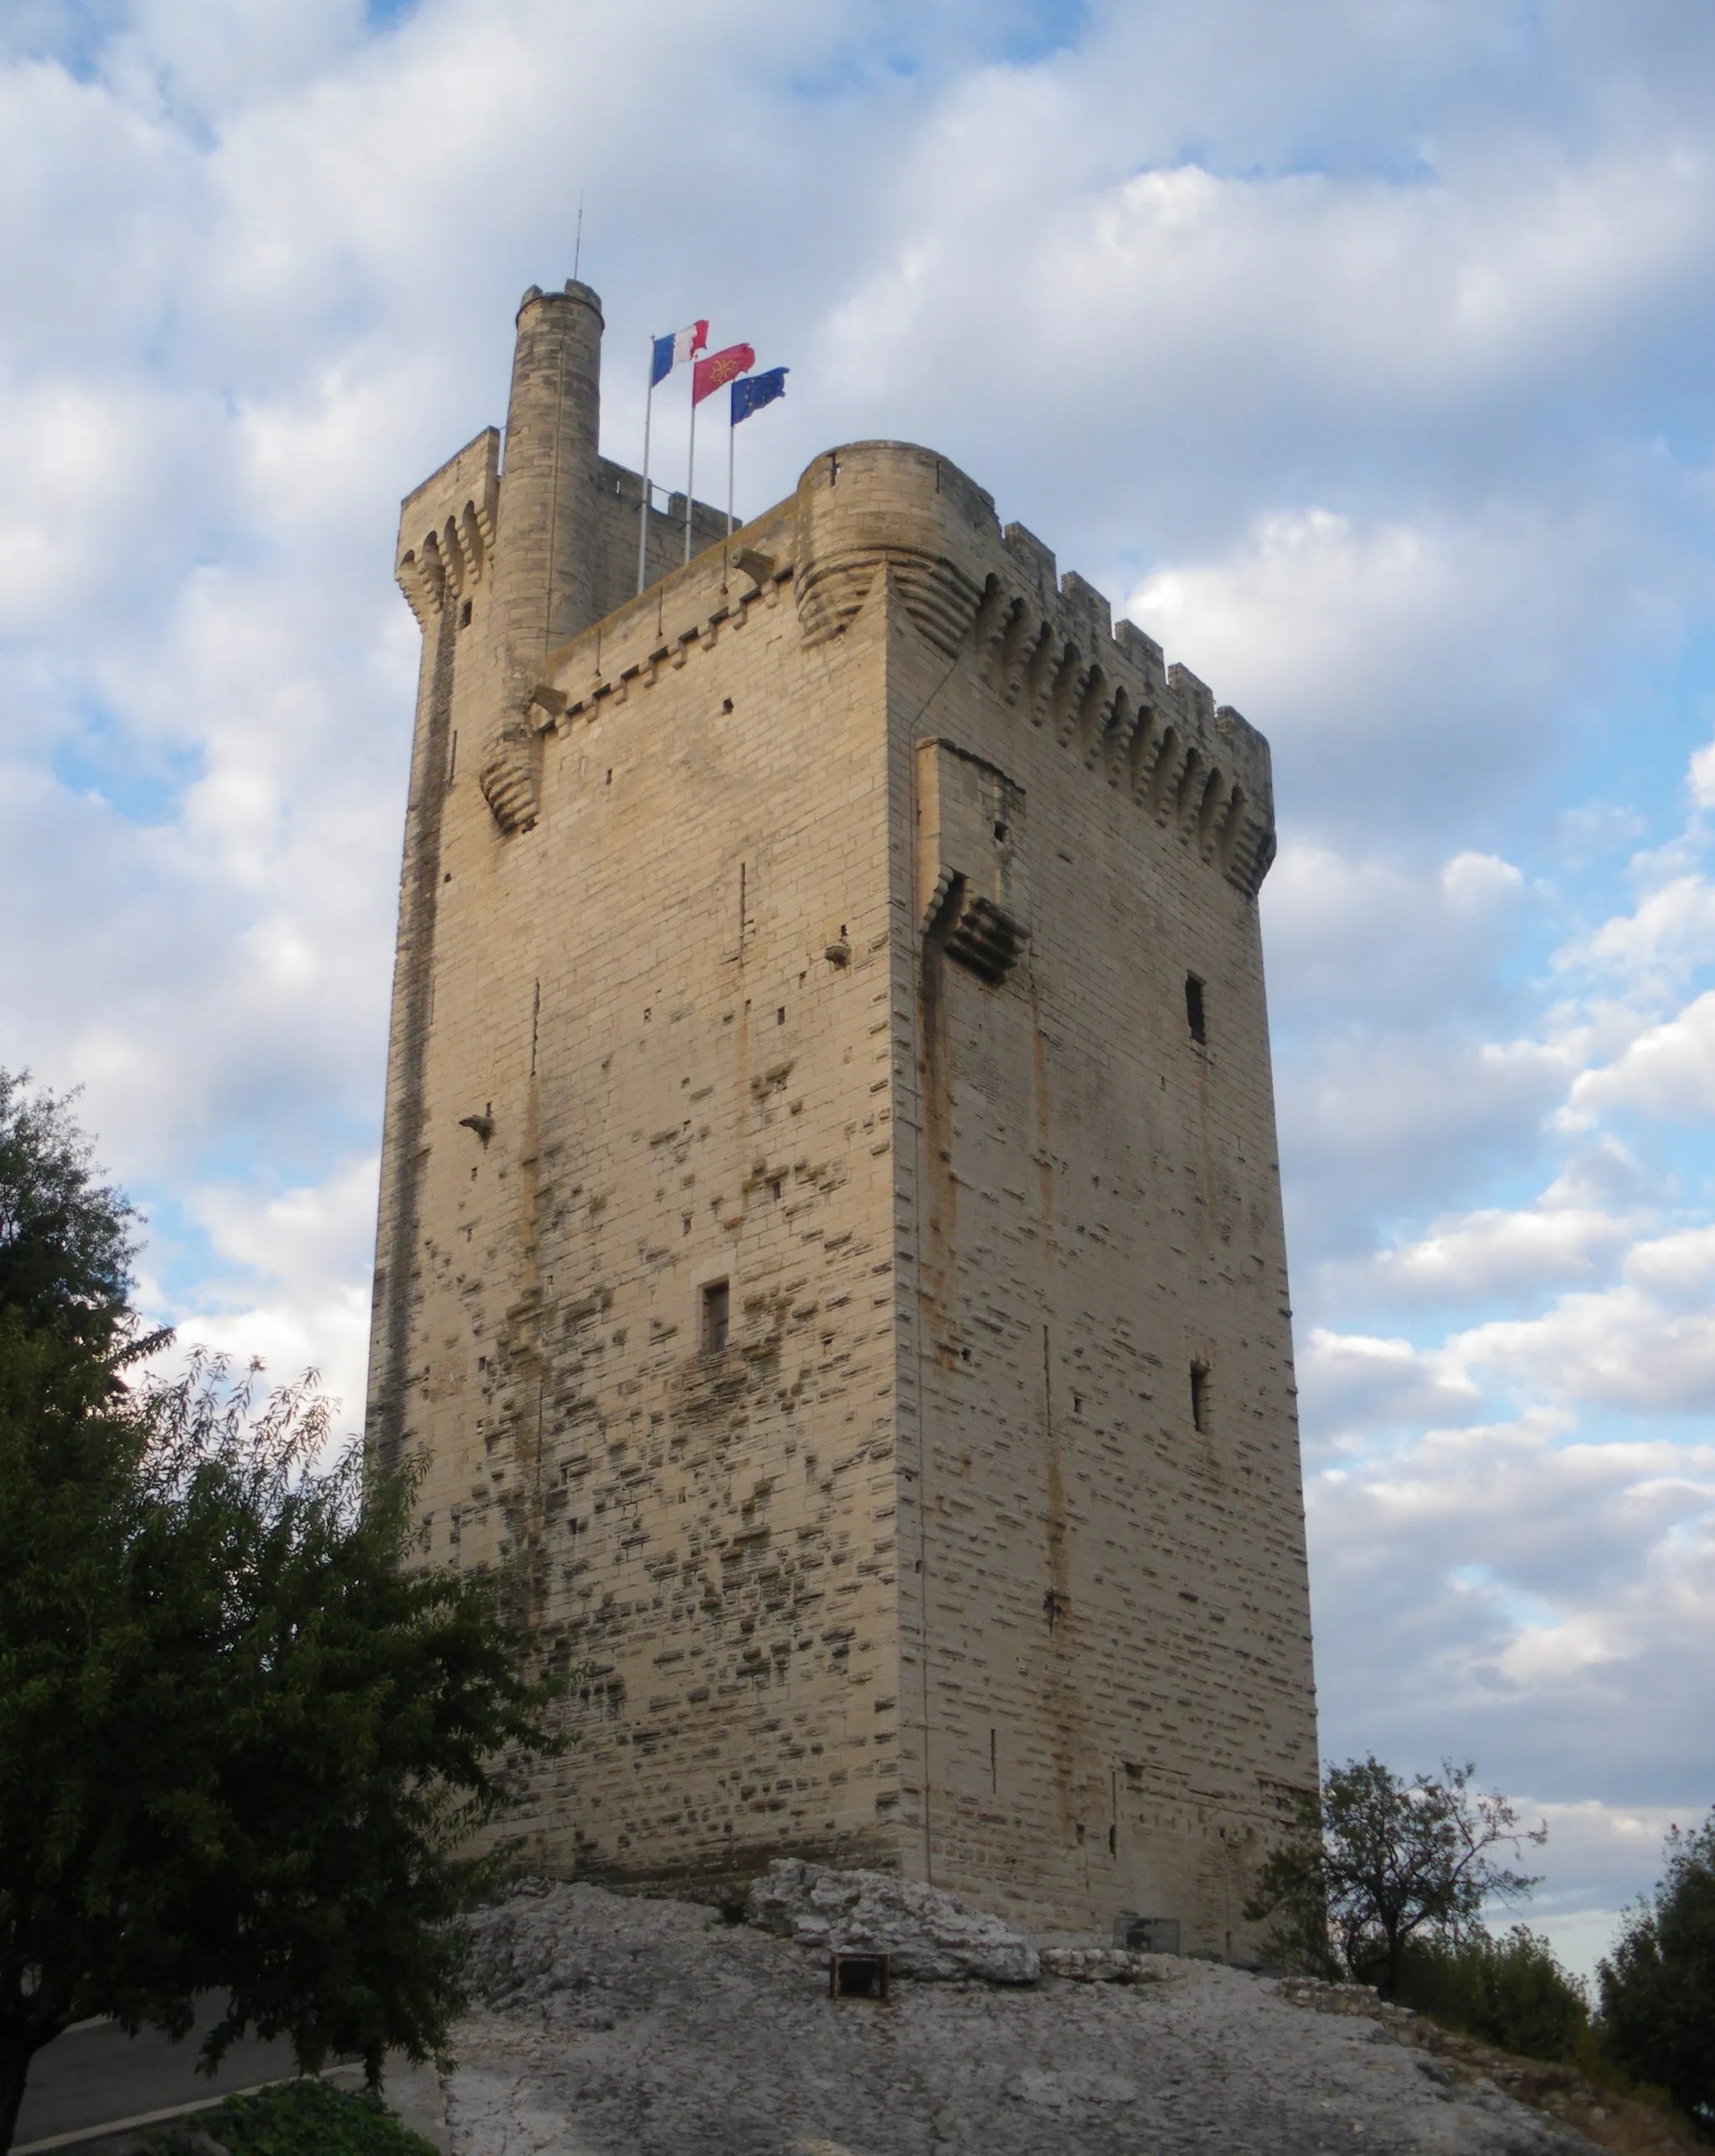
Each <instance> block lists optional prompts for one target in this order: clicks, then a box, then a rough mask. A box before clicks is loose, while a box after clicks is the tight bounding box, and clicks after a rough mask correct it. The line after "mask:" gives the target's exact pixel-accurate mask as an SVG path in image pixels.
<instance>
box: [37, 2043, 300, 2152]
mask: <svg viewBox="0 0 1715 2156" xmlns="http://www.w3.org/2000/svg"><path fill="white" fill-rule="evenodd" d="M209 2018H210V2016H209V2014H206V2013H205V2014H204V2015H203V2026H204V2027H206V2026H207V2025H208V2021H209ZM197 2045H198V2036H197V2034H196V2032H195V2031H193V2033H192V2034H191V2035H188V2037H186V2039H185V2040H184V2041H183V2043H182V2044H169V2043H168V2042H167V2039H166V2038H165V2037H164V2036H162V2035H160V2034H159V2032H158V2031H157V2030H152V2029H145V2030H141V2031H140V2032H139V2033H138V2034H137V2035H135V2036H127V2035H126V2034H125V2032H124V2030H121V2029H117V2028H116V2027H115V2026H114V2024H112V2023H111V2021H97V2022H91V2023H87V2024H85V2025H83V2026H82V2027H80V2028H77V2029H70V2030H67V2031H66V2033H65V2035H63V2036H62V2037H60V2038H59V2040H58V2041H57V2042H56V2043H53V2044H49V2045H48V2047H47V2049H46V2050H42V2051H39V2052H38V2053H37V2054H36V2060H35V2064H34V2065H33V2066H32V2067H31V2069H30V2078H29V2084H28V2087H27V2088H26V2089H25V2091H24V2097H23V2112H21V2113H20V2115H19V2117H18V2139H17V2143H15V2144H14V2147H15V2149H16V2151H17V2152H18V2156H22V2152H23V2150H24V2149H26V2148H28V2147H29V2145H30V2144H31V2143H34V2142H40V2141H51V2140H54V2139H56V2138H58V2137H59V2136H60V2135H62V2134H69V2133H85V2132H87V2133H94V2132H95V2130H96V2129H97V2128H100V2127H104V2126H108V2125H111V2124H113V2123H115V2122H118V2121H120V2120H121V2119H133V2118H138V2117H142V2116H144V2115H146V2114H147V2112H155V2111H166V2110H168V2109H172V2108H176V2107H178V2106H181V2105H184V2104H193V2103H198V2102H203V2101H204V2100H206V2099H207V2098H208V2097H215V2096H219V2095H221V2094H222V2093H224V2092H229V2091H231V2090H233V2089H248V2088H254V2087H255V2086H256V2085H257V2083H258V2082H260V2081H284V2080H285V2079H286V2077H287V2076H289V2075H291V2074H292V2073H294V2072H296V2067H295V2066H294V2064H293V2061H292V2055H291V2045H290V2044H289V2043H287V2042H286V2040H285V2039H284V2038H281V2039H278V2040H276V2041H275V2042H274V2043H271V2044H265V2043H264V2042H263V2041H262V2040H261V2039H260V2037H258V2036H248V2037H243V2038H240V2040H239V2041H238V2042H237V2043H236V2044H234V2045H233V2047H232V2049H231V2050H229V2052H228V2053H227V2055H226V2056H225V2058H224V2059H223V2060H222V2061H221V2064H220V2071H219V2073H218V2074H217V2075H215V2076H214V2079H213V2080H212V2081H211V2080H210V2079H209V2076H207V2075H206V2074H199V2073H198V2071H197Z"/></svg>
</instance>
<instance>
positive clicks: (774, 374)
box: [732, 367, 792, 426]
mask: <svg viewBox="0 0 1715 2156" xmlns="http://www.w3.org/2000/svg"><path fill="white" fill-rule="evenodd" d="M791 371H792V370H791V368H790V367H770V369H769V370H768V372H767V373H766V374H741V375H740V376H739V379H738V380H737V381H736V382H734V384H733V421H732V423H733V425H734V426H737V425H738V424H739V420H747V419H749V416H750V415H751V413H752V412H760V410H762V407H763V406H764V405H771V404H772V403H773V402H774V400H775V398H776V397H783V396H785V394H786V377H787V375H788V374H791Z"/></svg>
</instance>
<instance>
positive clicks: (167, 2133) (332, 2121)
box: [149, 2080, 437, 2156]
mask: <svg viewBox="0 0 1715 2156" xmlns="http://www.w3.org/2000/svg"><path fill="white" fill-rule="evenodd" d="M193 2135H194V2136H195V2137H196V2138H191V2137H192V2136H193ZM203 2135H207V2136H208V2137H209V2139H211V2140H214V2141H218V2142H219V2144H220V2146H221V2147H222V2148H227V2149H229V2150H230V2151H231V2152H232V2156H437V2152H436V2150H435V2144H434V2143H432V2142H430V2141H425V2139H424V2138H423V2137H422V2135H421V2134H420V2133H412V2132H411V2130H410V2128H409V2127H406V2126H402V2125H400V2123H399V2121H398V2119H396V2118H395V2117H394V2116H393V2114H392V2113H391V2112H389V2110H388V2109H387V2108H386V2107H385V2106H384V2104H383V2103H382V2102H381V2100H380V2098H379V2097H376V2096H373V2095H372V2094H371V2093H370V2092H368V2090H365V2091H364V2092H363V2093H362V2094H361V2095H353V2094H350V2093H348V2092H347V2091H345V2090H343V2089H336V2088H330V2087H329V2086H328V2085H327V2082H326V2081H310V2080H302V2081H281V2083H280V2085H279V2086H277V2087H276V2088H271V2089H262V2090H260V2091H259V2092H258V2093H257V2094H256V2095H255V2096H249V2097H228V2098H227V2100H226V2102H224V2104H222V2105H221V2107H220V2108H219V2110H218V2111H211V2112H198V2113H197V2115H196V2116H195V2117H193V2118H191V2119H188V2120H186V2121H185V2122H183V2124H182V2125H178V2126H175V2127H169V2128H166V2129H164V2130H163V2131H162V2132H160V2133H155V2134H152V2135H151V2136H150V2137H149V2138H150V2143H151V2146H152V2148H153V2149H154V2150H155V2151H156V2152H157V2156H189V2153H190V2152H191V2151H193V2150H197V2151H199V2152H201V2153H202V2156H206V2148H205V2147H204V2143H203V2139H202V2137H203Z"/></svg>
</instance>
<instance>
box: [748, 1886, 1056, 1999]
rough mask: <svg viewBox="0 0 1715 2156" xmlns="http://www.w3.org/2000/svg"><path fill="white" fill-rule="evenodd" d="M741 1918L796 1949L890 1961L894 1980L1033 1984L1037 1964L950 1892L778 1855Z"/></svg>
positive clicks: (1016, 1938)
mask: <svg viewBox="0 0 1715 2156" xmlns="http://www.w3.org/2000/svg"><path fill="white" fill-rule="evenodd" d="M744 1915H745V1918H746V1920H747V1921H749V1923H752V1924H754V1925H756V1926H759V1927H760V1929H761V1930H763V1931H765V1932H776V1933H778V1934H779V1935H780V1936H781V1937H785V1938H789V1939H793V1940H796V1942H797V1943H798V1944H799V1945H800V1946H801V1947H815V1948H816V1949H818V1950H819V1951H821V1952H825V1953H827V1952H835V1951H839V1952H856V1953H868V1954H887V1955H889V1956H891V1957H892V1962H893V1968H894V1974H895V1975H896V1976H903V1977H915V1978H917V1979H918V1980H919V1982H926V1983H951V1982H956V1981H958V1980H959V1979H961V1978H968V1977H976V1978H980V1979H981V1981H982V1982H983V1983H1035V1982H1036V1981H1037V1979H1038V1977H1039V1976H1040V1975H1041V1973H1042V1964H1041V1962H1040V1960H1039V1958H1038V1955H1037V1952H1036V1949H1035V1947H1033V1946H1032V1945H1031V1943H1030V1942H1029V1940H1028V1939H1027V1938H1026V1937H1024V1936H1023V1934H1022V1932H1015V1931H1014V1930H1013V1929H1012V1926H1011V1925H1010V1924H1003V1923H1002V1921H1001V1920H1000V1918H999V1917H998V1916H983V1915H981V1913H980V1912H979V1911H976V1910H971V1909H967V1908H966V1906H965V1905H964V1903H963V1902H962V1901H960V1900H959V1898H958V1897H957V1896H956V1895H952V1894H943V1893H942V1892H941V1890H940V1888H939V1887H934V1886H924V1885H920V1884H919V1883H918V1882H917V1881H916V1880H907V1879H893V1878H890V1877H889V1876H888V1874H886V1873H885V1872H880V1871H835V1870H832V1869H831V1868H830V1867H829V1866H828V1865H820V1864H806V1863H804V1862H803V1861H801V1859H798V1858H796V1857H782V1858H780V1859H776V1861H775V1863H773V1864H771V1865H770V1866H769V1868H768V1870H767V1871H766V1872H765V1874H764V1875H763V1876H762V1877H761V1878H760V1879H759V1880H757V1881H756V1883H755V1885H754V1886H753V1887H752V1888H751V1890H750V1897H749V1901H748V1902H747V1903H746V1905H745V1909H744Z"/></svg>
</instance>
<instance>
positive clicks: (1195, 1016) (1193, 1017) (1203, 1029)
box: [1185, 973, 1208, 1041]
mask: <svg viewBox="0 0 1715 2156" xmlns="http://www.w3.org/2000/svg"><path fill="white" fill-rule="evenodd" d="M1185 1023H1186V1024H1187V1025H1188V1026H1189V1027H1190V1028H1191V1037H1192V1039H1193V1040H1198V1041H1201V1040H1207V1039H1208V1027H1207V1024H1206V1023H1205V1021H1204V1019H1203V983H1202V982H1201V981H1199V980H1198V978H1197V976H1196V974H1195V973H1187V975H1186V976H1185Z"/></svg>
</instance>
